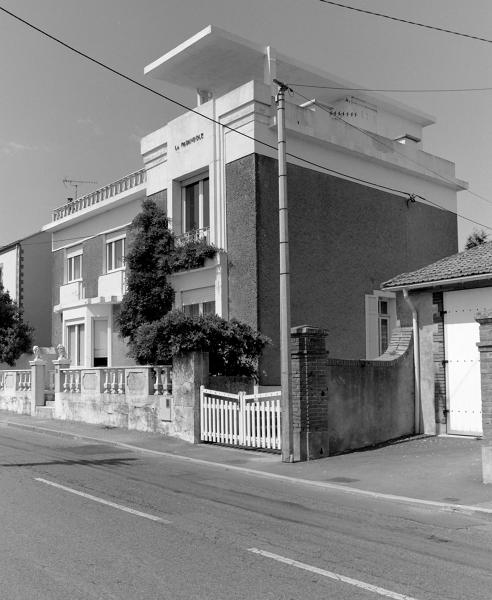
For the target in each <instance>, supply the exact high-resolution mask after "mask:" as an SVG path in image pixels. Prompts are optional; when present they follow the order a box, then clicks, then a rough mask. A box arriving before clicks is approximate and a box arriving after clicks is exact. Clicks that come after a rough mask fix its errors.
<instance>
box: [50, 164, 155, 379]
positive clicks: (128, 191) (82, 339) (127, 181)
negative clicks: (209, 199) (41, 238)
mask: <svg viewBox="0 0 492 600" xmlns="http://www.w3.org/2000/svg"><path fill="white" fill-rule="evenodd" d="M145 197H146V187H145V171H144V170H143V169H141V170H139V171H137V172H135V173H131V174H130V175H127V176H126V177H123V178H122V179H120V180H118V181H115V182H113V183H111V184H109V185H106V186H105V187H103V188H100V189H98V190H95V191H94V192H91V193H89V194H86V195H85V196H82V197H79V198H76V199H71V200H69V201H67V203H66V204H64V205H63V206H61V207H59V208H56V209H55V210H54V211H53V220H52V222H51V223H49V224H47V225H45V226H44V227H43V230H44V231H45V232H46V234H48V235H50V236H51V238H52V252H53V260H52V264H53V299H52V303H53V313H54V314H53V327H52V340H53V346H57V345H58V344H60V343H62V344H63V345H64V346H65V348H66V350H67V352H68V355H69V357H70V360H71V365H72V366H85V367H105V366H112V365H119V366H126V365H132V364H134V363H133V362H132V361H130V359H129V358H128V357H127V356H126V345H125V343H124V341H123V340H122V339H121V338H120V337H119V336H118V332H117V329H116V324H115V322H116V318H117V315H118V311H119V307H120V304H121V300H122V297H123V294H124V293H125V262H124V258H125V252H126V245H127V229H128V226H129V224H130V223H131V221H132V219H133V218H134V216H135V215H136V214H137V213H138V212H140V209H141V203H142V200H143V199H145Z"/></svg>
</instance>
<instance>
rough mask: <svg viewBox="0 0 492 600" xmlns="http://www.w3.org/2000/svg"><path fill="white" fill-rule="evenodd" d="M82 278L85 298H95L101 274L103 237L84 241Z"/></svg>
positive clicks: (99, 236)
mask: <svg viewBox="0 0 492 600" xmlns="http://www.w3.org/2000/svg"><path fill="white" fill-rule="evenodd" d="M83 252H84V254H83V257H82V278H83V285H84V287H85V297H86V298H95V297H97V295H98V292H97V283H98V278H99V276H100V275H102V274H103V261H104V236H102V235H98V236H97V237H95V238H91V239H90V240H86V241H85V242H84V243H83Z"/></svg>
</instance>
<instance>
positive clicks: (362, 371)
mask: <svg viewBox="0 0 492 600" xmlns="http://www.w3.org/2000/svg"><path fill="white" fill-rule="evenodd" d="M328 398H329V401H328V431H329V439H330V454H333V453H335V452H343V451H346V450H353V449H356V448H364V447H366V446H372V445H374V444H378V443H381V442H385V441H388V440H391V439H396V438H398V437H401V436H405V435H411V434H413V433H414V432H415V428H414V379H413V360H412V355H411V353H407V354H406V355H405V357H404V358H403V359H401V360H399V361H397V363H396V364H382V363H381V362H379V361H351V360H342V359H339V360H337V359H330V360H329V361H328Z"/></svg>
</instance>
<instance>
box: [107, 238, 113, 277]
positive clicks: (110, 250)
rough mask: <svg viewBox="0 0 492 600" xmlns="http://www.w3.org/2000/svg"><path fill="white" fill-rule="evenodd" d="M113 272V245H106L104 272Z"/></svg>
mask: <svg viewBox="0 0 492 600" xmlns="http://www.w3.org/2000/svg"><path fill="white" fill-rule="evenodd" d="M112 270H113V244H111V243H109V244H106V271H112Z"/></svg>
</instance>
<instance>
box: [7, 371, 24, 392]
mask: <svg viewBox="0 0 492 600" xmlns="http://www.w3.org/2000/svg"><path fill="white" fill-rule="evenodd" d="M3 390H12V391H22V392H29V391H31V371H30V369H21V370H19V369H12V370H10V371H0V391H3Z"/></svg>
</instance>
